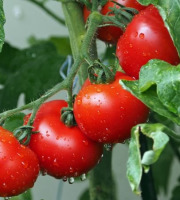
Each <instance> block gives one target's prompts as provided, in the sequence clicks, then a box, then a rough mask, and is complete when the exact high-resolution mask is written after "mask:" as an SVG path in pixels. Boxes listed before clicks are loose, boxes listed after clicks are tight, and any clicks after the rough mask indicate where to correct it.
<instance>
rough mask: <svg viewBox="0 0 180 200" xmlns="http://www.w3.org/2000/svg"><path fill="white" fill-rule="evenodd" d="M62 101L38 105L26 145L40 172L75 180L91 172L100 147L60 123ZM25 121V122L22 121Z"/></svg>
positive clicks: (64, 103)
mask: <svg viewBox="0 0 180 200" xmlns="http://www.w3.org/2000/svg"><path fill="white" fill-rule="evenodd" d="M63 107H67V103H66V102H65V101H63V100H54V101H50V102H47V103H44V104H42V105H41V107H40V109H39V110H38V112H37V114H36V117H35V120H34V123H33V127H34V129H33V131H39V133H37V134H34V135H32V137H31V140H30V143H29V146H30V148H31V149H32V150H33V151H34V152H35V153H36V154H37V156H38V159H39V162H40V167H41V169H42V171H43V172H44V173H47V174H49V175H51V176H53V177H56V178H63V177H76V176H80V175H81V174H83V173H86V172H88V171H89V170H90V169H92V168H93V167H94V166H95V165H96V164H97V163H98V161H99V160H100V158H101V156H102V151H103V146H102V145H99V144H97V143H95V142H94V141H92V140H90V139H89V138H87V137H86V136H85V135H84V134H83V133H82V132H81V131H80V129H79V128H78V127H72V128H68V127H66V126H65V125H64V124H63V123H62V122H61V121H60V110H61V109H62V108H63ZM26 120H27V119H26Z"/></svg>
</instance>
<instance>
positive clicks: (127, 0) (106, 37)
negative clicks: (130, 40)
mask: <svg viewBox="0 0 180 200" xmlns="http://www.w3.org/2000/svg"><path fill="white" fill-rule="evenodd" d="M115 2H116V3H119V4H121V5H123V6H126V7H131V8H135V9H137V10H138V11H140V10H142V9H144V8H145V6H142V5H141V4H140V3H138V2H137V1H136V0H115V1H114V2H112V1H110V0H108V2H107V3H106V4H105V5H104V6H103V7H102V9H101V10H100V12H101V14H103V15H107V14H108V12H110V11H111V9H109V7H114V6H115V5H116V3H115ZM90 13H91V11H90V10H88V9H87V7H86V6H84V9H83V15H84V20H85V21H87V19H88V16H89V15H90ZM110 15H113V14H110ZM122 34H123V31H122V29H121V28H119V27H117V26H106V27H101V28H99V29H98V33H97V37H98V38H99V39H100V40H102V41H105V42H107V43H112V44H116V43H117V41H118V39H119V37H120V35H122Z"/></svg>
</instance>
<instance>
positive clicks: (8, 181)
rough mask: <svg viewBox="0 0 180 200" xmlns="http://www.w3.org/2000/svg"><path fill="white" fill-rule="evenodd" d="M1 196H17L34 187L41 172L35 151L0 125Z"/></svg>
mask: <svg viewBox="0 0 180 200" xmlns="http://www.w3.org/2000/svg"><path fill="white" fill-rule="evenodd" d="M0 166H1V167H0V197H11V196H16V195H18V194H21V193H23V192H25V191H26V190H27V189H29V188H32V187H33V185H34V183H35V181H36V179H37V177H38V174H39V161H38V159H37V156H36V155H35V153H34V152H33V151H32V150H31V149H29V148H28V147H26V146H24V145H21V144H20V143H19V142H18V140H17V139H16V138H15V136H14V135H13V134H12V133H11V132H10V131H8V130H6V129H4V128H3V127H1V126H0Z"/></svg>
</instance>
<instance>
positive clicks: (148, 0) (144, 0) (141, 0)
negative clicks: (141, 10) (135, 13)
mask: <svg viewBox="0 0 180 200" xmlns="http://www.w3.org/2000/svg"><path fill="white" fill-rule="evenodd" d="M137 1H138V2H139V3H140V4H142V5H145V6H147V5H149V4H154V5H156V4H157V3H158V2H159V0H137Z"/></svg>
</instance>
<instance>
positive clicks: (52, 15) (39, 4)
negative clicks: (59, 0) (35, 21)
mask: <svg viewBox="0 0 180 200" xmlns="http://www.w3.org/2000/svg"><path fill="white" fill-rule="evenodd" d="M26 1H29V2H32V3H34V4H36V5H37V6H38V7H39V8H41V9H42V10H44V11H45V12H46V13H47V14H48V15H50V16H51V17H52V18H54V19H55V20H56V21H57V22H58V23H60V24H61V25H64V26H65V21H64V20H63V19H62V18H60V17H59V16H57V15H56V14H55V13H53V12H52V11H51V10H50V9H48V8H47V7H46V6H45V5H44V3H41V2H38V1H36V0H26Z"/></svg>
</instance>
